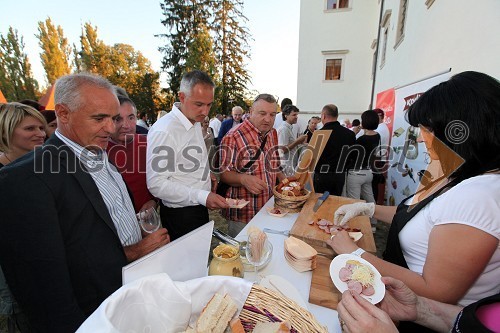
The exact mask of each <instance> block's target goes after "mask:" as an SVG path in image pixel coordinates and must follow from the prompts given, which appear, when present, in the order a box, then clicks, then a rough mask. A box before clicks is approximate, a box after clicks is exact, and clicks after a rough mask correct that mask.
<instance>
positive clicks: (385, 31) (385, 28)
mask: <svg viewBox="0 0 500 333" xmlns="http://www.w3.org/2000/svg"><path fill="white" fill-rule="evenodd" d="M390 25H391V11H390V10H388V11H386V12H385V13H384V16H383V18H382V29H381V30H382V36H381V37H382V49H381V50H380V67H383V66H384V64H385V58H386V54H387V41H388V39H389V27H390Z"/></svg>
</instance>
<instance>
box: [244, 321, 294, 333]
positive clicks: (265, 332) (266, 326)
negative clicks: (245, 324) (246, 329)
mask: <svg viewBox="0 0 500 333" xmlns="http://www.w3.org/2000/svg"><path fill="white" fill-rule="evenodd" d="M252 332H253V333H288V332H290V327H289V324H288V323H287V322H286V321H285V322H281V323H280V322H275V323H270V322H268V323H262V322H258V323H257V325H255V327H254V329H253V331H252Z"/></svg>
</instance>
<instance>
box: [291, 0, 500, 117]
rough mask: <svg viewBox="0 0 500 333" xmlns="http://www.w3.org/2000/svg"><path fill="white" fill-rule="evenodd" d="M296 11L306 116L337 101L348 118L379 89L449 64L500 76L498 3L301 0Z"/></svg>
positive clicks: (300, 90)
mask: <svg viewBox="0 0 500 333" xmlns="http://www.w3.org/2000/svg"><path fill="white" fill-rule="evenodd" d="M300 10H301V13H300V30H299V31H300V32H299V34H300V35H299V57H298V59H299V60H298V80H297V81H298V83H297V106H298V107H299V108H300V109H301V111H305V113H309V112H315V111H316V112H319V111H320V110H321V107H322V106H323V105H325V104H328V103H334V104H336V105H337V106H338V107H339V111H340V113H341V116H340V118H346V117H349V118H351V120H352V118H354V117H355V116H356V115H359V114H361V113H362V112H363V111H365V110H366V109H368V108H369V106H370V105H371V104H372V103H373V105H374V104H375V98H376V94H377V93H378V92H381V91H383V90H386V89H389V88H393V87H399V86H403V85H406V84H408V83H411V82H414V81H418V80H421V79H423V78H426V77H429V76H432V75H434V74H437V73H440V72H443V71H445V70H448V69H449V68H451V72H452V74H455V73H459V72H462V71H465V70H475V71H480V72H484V73H487V74H489V75H491V76H493V77H496V78H498V79H500V66H498V60H497V59H498V58H499V54H500V37H499V35H498V34H499V32H500V1H498V0H481V1H470V0H412V1H410V0H301V6H300ZM304 116H305V117H304ZM304 116H303V118H308V117H307V116H306V115H304Z"/></svg>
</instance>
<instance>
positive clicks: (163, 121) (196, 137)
mask: <svg viewBox="0 0 500 333" xmlns="http://www.w3.org/2000/svg"><path fill="white" fill-rule="evenodd" d="M214 87H215V85H214V83H213V81H212V79H210V77H209V76H208V75H207V74H206V73H204V72H201V71H199V70H194V71H192V72H189V73H187V74H185V75H184V76H183V77H182V80H181V85H180V89H179V100H180V102H177V103H175V104H174V106H173V107H172V111H171V112H170V113H168V114H167V115H166V116H164V117H162V118H160V119H159V120H158V121H157V122H156V123H155V124H154V125H153V126H152V127H151V129H150V130H149V133H148V146H147V163H146V178H147V183H148V188H149V191H150V192H151V194H153V195H154V196H155V197H156V198H159V199H161V201H162V205H161V208H160V215H161V219H162V222H163V225H164V226H166V227H167V229H168V231H169V233H170V238H171V239H172V240H175V239H177V238H179V237H181V236H183V235H185V234H187V233H188V232H190V231H192V230H194V229H196V228H198V227H200V226H201V225H203V224H205V223H207V222H208V210H207V208H209V209H218V208H228V204H227V203H226V200H225V199H224V198H223V197H221V196H220V195H217V194H215V193H213V192H211V181H213V179H212V178H213V177H212V175H211V173H210V168H209V164H208V152H207V148H206V146H205V141H204V140H203V135H202V131H201V122H202V121H203V120H204V119H205V117H206V116H207V115H208V112H209V111H210V107H211V106H212V102H213V100H214V89H215V88H214Z"/></svg>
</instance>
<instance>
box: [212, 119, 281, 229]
mask: <svg viewBox="0 0 500 333" xmlns="http://www.w3.org/2000/svg"><path fill="white" fill-rule="evenodd" d="M266 135H267V141H266V144H265V146H264V149H263V151H262V153H261V154H260V156H259V159H258V160H257V161H255V163H254V164H253V165H252V167H251V168H250V169H249V170H248V171H247V172H246V173H247V174H249V175H253V176H256V177H259V178H260V179H262V180H263V181H265V182H266V183H267V186H268V188H267V190H265V191H263V192H261V193H259V194H258V195H255V194H252V193H251V192H249V191H248V190H247V189H246V188H245V187H244V186H240V187H230V188H229V189H228V191H227V193H226V197H227V198H233V199H244V200H248V201H250V203H249V204H248V205H246V206H245V207H243V208H241V209H235V208H230V209H225V210H224V211H223V214H224V216H225V217H226V218H227V219H229V220H232V221H238V222H244V223H248V222H249V221H250V220H251V219H252V218H253V217H254V216H255V214H257V212H258V211H259V210H260V209H261V208H262V207H263V206H264V204H265V203H266V202H267V201H268V200H269V198H271V196H272V195H273V193H272V187H273V186H275V185H276V178H277V174H278V173H279V172H280V157H279V154H278V135H277V133H276V130H275V129H274V128H273V129H271V130H270V131H269V132H268V133H267V134H266ZM263 140H264V137H263V136H261V134H260V131H259V130H258V129H257V128H256V127H255V126H254V125H253V124H252V123H251V122H250V121H249V120H245V121H244V122H243V123H242V124H241V125H239V126H237V127H235V128H233V129H232V130H231V131H230V132H229V133H227V134H226V135H225V136H224V138H223V139H222V143H221V149H220V167H221V169H220V170H221V172H224V171H236V172H240V170H241V169H243V167H244V166H245V165H246V164H247V163H248V161H250V159H251V158H253V157H254V156H255V154H256V153H257V151H258V150H259V148H260V146H261V144H262V141H263Z"/></svg>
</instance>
